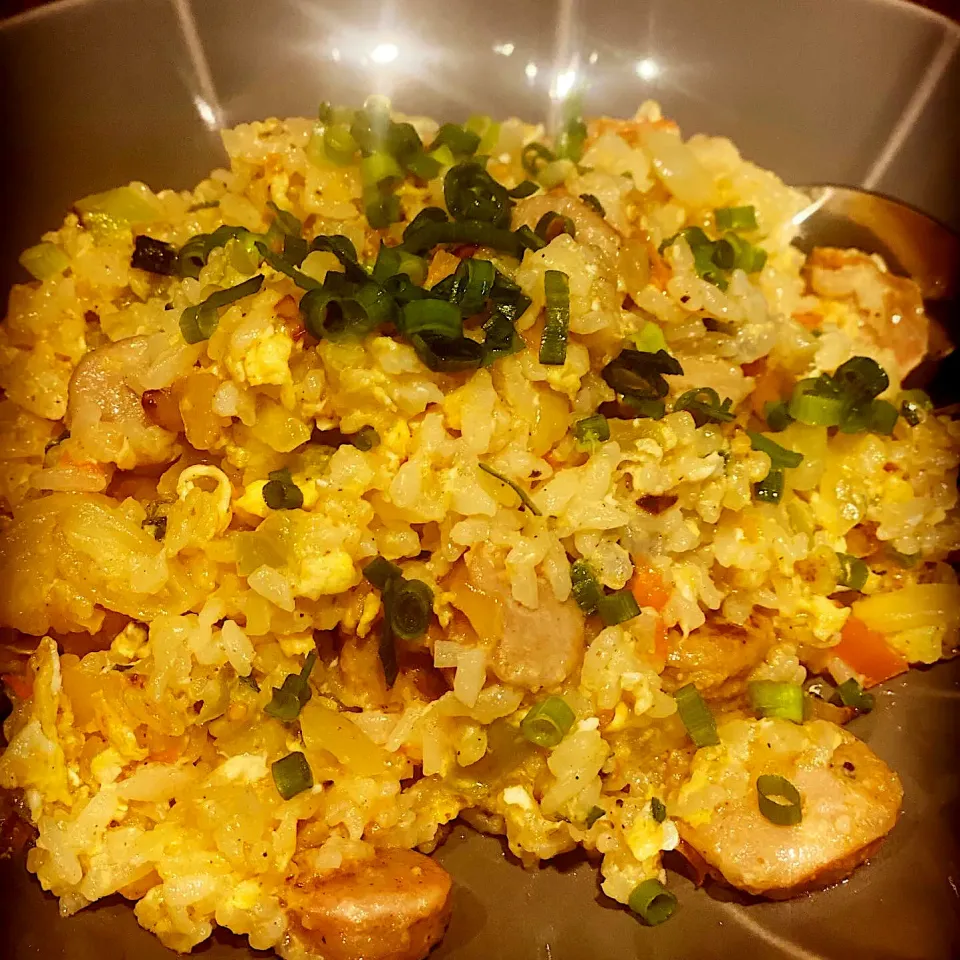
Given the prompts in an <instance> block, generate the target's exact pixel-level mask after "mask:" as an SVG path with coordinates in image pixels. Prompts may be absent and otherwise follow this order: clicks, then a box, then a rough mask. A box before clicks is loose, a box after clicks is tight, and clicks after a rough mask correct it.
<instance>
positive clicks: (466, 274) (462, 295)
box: [449, 257, 497, 317]
mask: <svg viewBox="0 0 960 960" xmlns="http://www.w3.org/2000/svg"><path fill="white" fill-rule="evenodd" d="M496 279H497V268H496V267H495V266H494V265H493V264H492V263H491V262H490V261H489V260H480V259H477V258H476V257H470V258H469V259H467V260H461V261H460V265H459V266H458V267H457V269H456V271H455V273H454V274H453V282H452V285H451V289H450V296H449V299H450V300H451V302H453V303H455V304H456V305H457V306H458V307H459V308H460V313H461V314H463V316H464V317H472V316H474V315H475V314H478V313H480V311H481V310H483V308H484V306H485V305H486V302H487V298H488V297H489V296H490V293H491V291H492V290H493V285H494V283H495V281H496Z"/></svg>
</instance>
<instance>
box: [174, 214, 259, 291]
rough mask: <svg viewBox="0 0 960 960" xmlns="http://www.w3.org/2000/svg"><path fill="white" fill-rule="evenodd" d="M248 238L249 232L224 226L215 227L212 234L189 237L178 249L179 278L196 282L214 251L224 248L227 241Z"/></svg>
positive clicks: (241, 228)
mask: <svg viewBox="0 0 960 960" xmlns="http://www.w3.org/2000/svg"><path fill="white" fill-rule="evenodd" d="M249 236H250V233H249V231H248V230H245V229H244V228H243V227H229V226H227V225H224V226H222V227H217V229H216V230H214V231H213V233H198V234H197V235H196V236H194V237H191V238H190V239H189V240H188V241H187V242H186V243H185V244H184V245H183V246H182V247H181V248H180V254H179V257H178V267H179V271H180V276H182V277H191V278H192V279H194V280H196V279H197V277H199V276H200V270H201V269H202V268H203V267H204V265H205V264H206V262H207V260H208V259H209V257H210V254H211V253H212V252H213V251H214V249H216V248H217V247H223V246H225V245H226V243H227V241H228V240H239V239H242V238H244V237H249Z"/></svg>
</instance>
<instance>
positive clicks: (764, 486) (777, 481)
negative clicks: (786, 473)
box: [753, 467, 784, 503]
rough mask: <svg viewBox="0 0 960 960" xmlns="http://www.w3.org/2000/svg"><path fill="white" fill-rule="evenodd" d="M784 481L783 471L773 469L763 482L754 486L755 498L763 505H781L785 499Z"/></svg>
mask: <svg viewBox="0 0 960 960" xmlns="http://www.w3.org/2000/svg"><path fill="white" fill-rule="evenodd" d="M783 481H784V477H783V471H782V470H780V469H779V468H777V467H772V468H771V470H770V472H769V473H768V474H767V475H766V477H764V479H763V480H761V481H760V482H759V483H757V484H754V487H753V496H754V498H755V499H757V500H759V501H761V502H762V503H779V502H780V499H781V498H782V497H783Z"/></svg>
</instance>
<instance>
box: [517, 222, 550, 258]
mask: <svg viewBox="0 0 960 960" xmlns="http://www.w3.org/2000/svg"><path fill="white" fill-rule="evenodd" d="M514 236H515V237H516V238H517V239H518V240H519V241H520V243H521V244H523V246H524V247H525V248H526V249H527V250H532V251H533V252H534V253H536V252H537V251H538V250H542V249H543V248H544V247H545V246H546V245H547V241H546V240H543V239H542V238H541V237H538V236H537V235H536V234H535V233H534V232H533V231H532V230H531V229H530V228H529V227H528V226H527V225H526V224H523V226H520V227H518V228H517V229H516V231H515V232H514Z"/></svg>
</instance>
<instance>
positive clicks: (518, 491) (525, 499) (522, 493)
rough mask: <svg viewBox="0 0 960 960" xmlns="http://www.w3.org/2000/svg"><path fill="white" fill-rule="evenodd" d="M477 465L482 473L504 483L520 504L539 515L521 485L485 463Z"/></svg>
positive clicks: (536, 515) (535, 506)
mask: <svg viewBox="0 0 960 960" xmlns="http://www.w3.org/2000/svg"><path fill="white" fill-rule="evenodd" d="M477 466H478V467H480V469H481V470H482V471H483V472H484V473H489V474H490V476H491V477H493V478H495V479H496V480H499V481H500V482H501V483H505V484H506V485H507V486H508V487H509V488H510V489H511V490H512V491H513V492H514V493H515V494H516V495H517V496H518V497H519V498H520V504H521V506H524V507H526V508H527V509H528V510H529V511H530V512H531V513H532V514H533V515H534V516H535V517H539V516H541V513H540V511H539V510H538V509H537V505H536V504H535V503H534V502H533V501H532V500H531V499H530V497H529V495H528V494H527V492H526V491H525V490H524V489H523V488H522V487H520V486H519V485H518V484H516V483H514V482H513V481H512V480H511V479H510V478H509V477H505V476H504V475H503V474H502V473H497V471H496V470H494V469H493V467H488V466H487V465H486V464H485V463H478V464H477Z"/></svg>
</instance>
